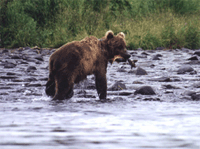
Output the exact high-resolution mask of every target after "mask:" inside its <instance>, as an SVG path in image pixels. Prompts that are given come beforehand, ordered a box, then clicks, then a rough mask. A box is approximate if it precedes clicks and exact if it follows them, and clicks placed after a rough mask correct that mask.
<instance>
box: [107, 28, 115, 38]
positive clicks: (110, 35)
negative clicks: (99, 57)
mask: <svg viewBox="0 0 200 149" xmlns="http://www.w3.org/2000/svg"><path fill="white" fill-rule="evenodd" d="M105 37H106V38H107V39H111V38H113V37H114V33H113V31H111V30H109V31H107V32H106V36H105Z"/></svg>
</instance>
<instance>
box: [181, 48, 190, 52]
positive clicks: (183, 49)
mask: <svg viewBox="0 0 200 149" xmlns="http://www.w3.org/2000/svg"><path fill="white" fill-rule="evenodd" d="M181 51H183V52H189V51H190V49H188V48H181Z"/></svg>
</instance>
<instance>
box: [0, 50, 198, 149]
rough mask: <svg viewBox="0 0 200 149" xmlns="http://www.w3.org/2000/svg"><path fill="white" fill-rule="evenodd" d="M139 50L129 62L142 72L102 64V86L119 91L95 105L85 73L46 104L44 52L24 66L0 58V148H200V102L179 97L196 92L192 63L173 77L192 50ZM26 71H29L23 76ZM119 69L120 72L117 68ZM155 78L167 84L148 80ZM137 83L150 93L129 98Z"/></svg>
mask: <svg viewBox="0 0 200 149" xmlns="http://www.w3.org/2000/svg"><path fill="white" fill-rule="evenodd" d="M142 52H143V51H137V53H136V54H132V57H131V59H138V63H136V65H137V66H138V67H141V68H143V69H145V70H146V71H147V73H148V75H142V76H138V75H135V73H128V72H129V71H130V70H131V69H130V66H129V65H128V64H127V63H119V64H117V63H116V62H115V63H114V64H113V65H109V66H108V72H107V82H108V88H109V87H110V86H112V84H114V83H115V82H116V81H120V80H121V81H122V82H123V83H124V84H125V85H126V88H127V89H125V90H122V91H108V98H109V101H107V102H100V101H99V100H98V97H97V93H96V90H94V89H91V88H87V86H88V82H89V83H91V84H92V85H93V84H94V80H93V76H89V77H88V80H87V81H88V82H87V81H86V82H82V83H80V86H79V87H75V90H74V91H75V95H74V97H73V98H72V99H70V100H66V101H62V102H53V101H51V99H50V98H49V97H47V96H46V95H45V93H44V88H45V87H44V85H45V83H46V78H47V76H48V69H47V66H48V58H49V55H50V54H46V55H43V59H44V61H36V60H35V61H28V62H27V64H21V60H20V59H14V60H15V61H16V64H17V66H16V67H14V68H9V69H5V68H4V65H3V62H4V61H5V60H8V61H13V59H11V58H10V55H12V53H10V54H1V57H2V58H3V59H4V60H3V59H2V60H1V61H0V62H1V64H2V65H0V77H1V79H0V120H1V121H0V138H1V139H0V148H1V149H4V148H6V149H7V148H19V149H22V148H29V149H31V148H34V149H35V148H36V147H38V148H44V149H45V148H48V149H51V148H119V149H123V148H126V149H127V148H195V149H196V148H200V102H199V100H192V98H191V97H190V96H189V95H187V94H186V92H187V91H193V92H195V93H196V94H198V93H199V89H200V88H199V87H198V85H195V84H199V78H200V76H199V68H200V66H199V65H196V64H194V65H191V64H190V65H189V66H191V67H192V68H194V70H195V71H196V73H195V74H190V73H186V74H177V70H178V68H179V67H180V66H182V65H187V63H188V62H190V61H188V60H187V59H188V58H190V57H191V56H193V51H191V50H186V51H181V50H172V51H168V50H167V51H164V50H161V51H154V52H152V51H147V52H146V53H148V54H149V55H148V56H147V57H146V58H140V56H141V53H142ZM14 54H18V53H14ZM156 54H161V55H162V57H161V60H156V61H153V60H152V57H153V56H154V55H156ZM29 66H36V68H37V70H35V71H34V72H27V71H26V69H27V68H28V67H29ZM121 67H123V68H124V70H125V72H119V71H118V69H119V68H121ZM135 69H136V68H135ZM135 69H134V68H133V70H135ZM8 72H12V73H15V74H13V75H8V74H7V73H8ZM8 76H9V77H8ZM6 77H7V78H6ZM32 77H33V78H35V79H32V81H27V80H26V79H28V78H29V79H30V78H32ZM161 77H169V78H170V79H171V81H170V82H160V81H155V79H157V78H161ZM33 80H34V81H33ZM177 80H179V81H177ZM145 85H148V86H151V87H152V88H153V89H154V91H155V92H156V95H134V92H135V90H136V89H137V88H138V87H141V86H145ZM164 85H172V86H174V87H176V88H175V89H171V88H170V89H166V88H164V87H163V86H164ZM83 90H84V91H85V92H86V93H82V92H83ZM81 91H82V92H81ZM120 93H121V94H120ZM122 93H129V94H128V95H127V94H126V95H124V94H122ZM83 94H84V95H83ZM85 94H86V95H87V96H85Z"/></svg>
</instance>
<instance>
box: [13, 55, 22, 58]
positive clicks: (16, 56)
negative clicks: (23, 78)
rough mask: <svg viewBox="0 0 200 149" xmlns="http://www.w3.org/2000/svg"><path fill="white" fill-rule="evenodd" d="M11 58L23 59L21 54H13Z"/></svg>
mask: <svg viewBox="0 0 200 149" xmlns="http://www.w3.org/2000/svg"><path fill="white" fill-rule="evenodd" d="M11 59H22V57H21V56H19V55H12V56H11Z"/></svg>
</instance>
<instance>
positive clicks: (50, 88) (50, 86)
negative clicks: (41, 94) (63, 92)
mask: <svg viewBox="0 0 200 149" xmlns="http://www.w3.org/2000/svg"><path fill="white" fill-rule="evenodd" d="M45 92H46V94H47V95H48V96H51V97H53V96H54V95H55V82H54V81H52V80H48V81H47V83H46V89H45Z"/></svg>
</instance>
